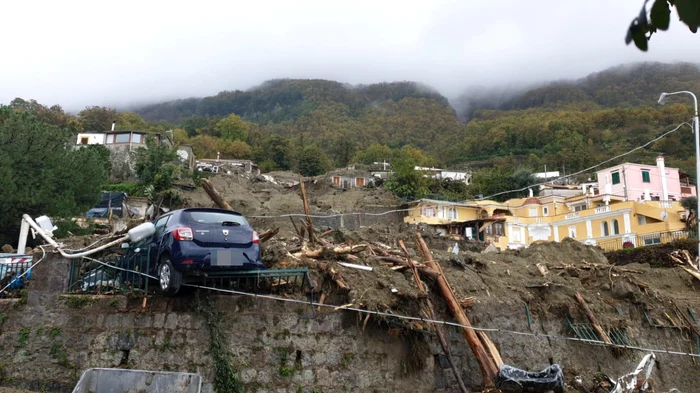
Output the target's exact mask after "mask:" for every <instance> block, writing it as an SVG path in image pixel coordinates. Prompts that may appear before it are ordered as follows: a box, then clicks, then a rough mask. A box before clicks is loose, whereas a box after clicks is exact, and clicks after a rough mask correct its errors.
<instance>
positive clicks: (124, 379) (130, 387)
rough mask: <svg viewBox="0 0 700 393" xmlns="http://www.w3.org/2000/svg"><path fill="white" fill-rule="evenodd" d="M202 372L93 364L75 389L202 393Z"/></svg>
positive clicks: (92, 392)
mask: <svg viewBox="0 0 700 393" xmlns="http://www.w3.org/2000/svg"><path fill="white" fill-rule="evenodd" d="M201 390H202V376H201V375H199V374H192V373H177V372H165V371H146V370H125V369H121V368H90V369H87V370H85V372H83V375H82V376H81V377H80V380H79V381H78V384H77V385H75V389H73V393H200V392H201Z"/></svg>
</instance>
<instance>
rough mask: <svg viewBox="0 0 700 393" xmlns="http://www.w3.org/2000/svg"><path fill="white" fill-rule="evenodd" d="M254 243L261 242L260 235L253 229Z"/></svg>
mask: <svg viewBox="0 0 700 393" xmlns="http://www.w3.org/2000/svg"><path fill="white" fill-rule="evenodd" d="M253 244H260V237H259V236H258V233H257V232H255V231H253Z"/></svg>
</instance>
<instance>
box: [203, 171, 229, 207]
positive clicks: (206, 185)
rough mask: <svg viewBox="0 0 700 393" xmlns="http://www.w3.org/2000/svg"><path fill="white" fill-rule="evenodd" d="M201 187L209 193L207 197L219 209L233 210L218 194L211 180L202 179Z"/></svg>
mask: <svg viewBox="0 0 700 393" xmlns="http://www.w3.org/2000/svg"><path fill="white" fill-rule="evenodd" d="M202 188H203V189H204V191H205V192H206V193H207V195H209V198H211V200H212V201H213V202H214V203H216V206H218V207H219V208H221V209H224V210H233V208H232V207H231V205H229V204H228V202H226V200H225V199H224V198H223V197H222V196H221V194H219V192H218V191H216V189H215V188H214V185H213V184H212V183H211V180H209V179H202Z"/></svg>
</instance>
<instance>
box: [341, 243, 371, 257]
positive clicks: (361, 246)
mask: <svg viewBox="0 0 700 393" xmlns="http://www.w3.org/2000/svg"><path fill="white" fill-rule="evenodd" d="M366 248H367V245H366V244H358V245H357V246H347V247H335V248H334V249H333V252H334V253H336V254H338V255H342V254H354V253H356V252H360V251H364V250H365V249H366Z"/></svg>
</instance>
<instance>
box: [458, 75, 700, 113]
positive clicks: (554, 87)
mask: <svg viewBox="0 0 700 393" xmlns="http://www.w3.org/2000/svg"><path fill="white" fill-rule="evenodd" d="M678 90H690V91H693V92H698V93H700V68H698V65H697V64H692V63H675V64H665V63H638V64H627V65H620V66H617V67H613V68H609V69H607V70H604V71H601V72H596V73H593V74H591V75H588V76H586V77H584V78H581V79H578V80H569V81H556V82H549V83H546V84H544V85H542V86H539V87H534V88H530V89H527V90H524V91H513V92H510V94H508V93H507V92H503V91H500V90H499V91H497V92H490V91H484V90H483V89H478V90H477V91H475V92H470V91H467V92H465V94H464V95H462V96H461V97H459V98H457V99H455V100H454V101H453V105H454V106H455V109H456V111H457V113H458V114H459V116H460V118H461V119H462V120H468V119H470V118H471V117H472V116H473V114H474V113H475V112H476V111H478V110H480V109H500V110H512V109H528V108H574V109H587V108H596V107H602V108H617V107H622V108H629V107H633V106H639V105H650V106H653V105H656V103H657V100H658V99H659V95H660V94H661V93H662V92H664V91H669V92H670V91H678Z"/></svg>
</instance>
